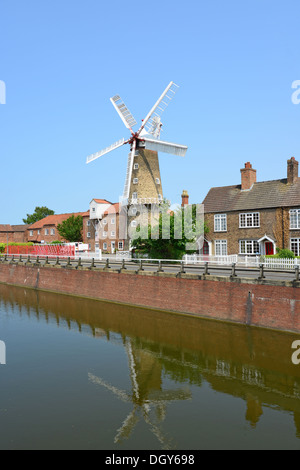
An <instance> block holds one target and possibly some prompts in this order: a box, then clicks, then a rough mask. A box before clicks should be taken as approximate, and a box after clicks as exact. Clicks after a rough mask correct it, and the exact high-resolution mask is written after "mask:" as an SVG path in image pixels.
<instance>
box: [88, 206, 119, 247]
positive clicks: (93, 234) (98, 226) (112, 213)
mask: <svg viewBox="0 0 300 470" xmlns="http://www.w3.org/2000/svg"><path fill="white" fill-rule="evenodd" d="M119 219H120V204H119V203H110V202H108V201H106V200H105V199H93V200H92V201H91V203H90V212H89V219H87V220H86V221H85V224H86V226H87V227H88V236H87V240H88V241H87V242H86V243H89V244H90V246H91V250H92V251H97V250H98V249H100V250H102V252H103V253H114V252H115V251H116V250H119V251H122V250H124V246H125V240H124V238H120V234H119V231H120V226H119V225H120V224H119Z"/></svg>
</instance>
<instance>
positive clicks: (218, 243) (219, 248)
mask: <svg viewBox="0 0 300 470" xmlns="http://www.w3.org/2000/svg"><path fill="white" fill-rule="evenodd" d="M215 253H216V256H226V255H227V240H215Z"/></svg>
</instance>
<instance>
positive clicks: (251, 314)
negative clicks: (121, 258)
mask: <svg viewBox="0 0 300 470" xmlns="http://www.w3.org/2000/svg"><path fill="white" fill-rule="evenodd" d="M0 283H5V284H11V285H18V286H24V287H30V288H37V289H43V290H48V291H53V292H61V293H65V294H71V295H79V296H84V297H90V298H94V299H102V300H109V301H113V302H120V303H126V304H132V305H139V306H144V307H150V308H155V309H160V310H167V311H172V312H178V313H183V314H190V315H196V316H200V317H207V318H214V319H219V320H226V321H232V322H238V323H244V324H248V325H256V326H261V327H267V328H275V329H282V330H290V331H296V332H298V331H299V332H300V289H299V285H300V284H299V282H298V283H292V282H284V281H282V282H277V283H275V282H272V283H271V282H269V281H257V280H253V281H252V280H251V279H248V280H247V279H242V280H241V279H234V280H230V279H229V278H225V277H224V278H223V277H218V278H217V277H212V276H209V279H199V278H198V277H197V276H193V275H187V274H186V275H182V277H176V276H175V275H172V274H166V273H160V274H156V273H149V272H148V273H147V272H142V273H139V274H135V273H132V272H131V273H130V272H121V273H118V272H108V271H105V270H100V269H96V270H90V269H76V268H65V267H53V266H48V267H42V266H41V267H39V266H34V265H33V266H25V265H17V264H6V263H1V264H0Z"/></svg>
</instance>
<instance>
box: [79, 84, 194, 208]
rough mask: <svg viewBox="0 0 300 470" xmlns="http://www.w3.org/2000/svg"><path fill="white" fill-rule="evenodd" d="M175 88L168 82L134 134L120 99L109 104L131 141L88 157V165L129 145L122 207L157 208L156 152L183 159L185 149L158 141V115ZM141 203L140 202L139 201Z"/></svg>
mask: <svg viewBox="0 0 300 470" xmlns="http://www.w3.org/2000/svg"><path fill="white" fill-rule="evenodd" d="M177 89H178V86H177V85H175V83H173V82H170V83H169V85H168V86H167V88H166V89H165V91H164V92H163V94H162V95H161V96H160V98H159V99H158V100H157V102H156V103H155V105H154V106H153V107H152V108H151V110H150V111H149V113H148V114H147V116H146V117H145V119H144V120H143V121H142V125H141V127H140V128H139V130H138V131H137V132H134V131H133V130H132V128H133V127H134V126H135V125H136V124H137V122H136V120H135V119H134V118H133V116H132V115H131V113H130V112H129V110H128V108H127V106H126V105H125V103H124V102H123V101H122V99H121V98H120V96H119V95H116V96H114V97H113V98H111V99H110V100H111V102H112V104H113V106H114V107H115V109H116V111H117V113H118V114H119V116H120V118H121V119H122V121H123V123H124V124H125V126H126V127H127V129H129V131H130V133H131V137H130V138H129V139H127V140H125V139H124V138H123V139H121V140H119V141H118V142H115V143H114V144H112V145H110V146H109V147H107V148H105V149H103V150H101V151H100V152H97V153H94V154H92V155H90V156H89V157H87V163H90V162H92V161H93V160H96V159H97V158H99V157H101V156H102V155H105V154H106V153H109V152H111V151H112V150H114V149H117V148H118V147H121V146H122V145H124V144H129V145H130V148H131V152H130V153H129V156H128V163H127V174H126V180H125V187H124V193H123V200H124V204H136V203H143V204H147V203H150V204H156V203H159V202H161V201H162V187H161V179H160V171H159V163H158V155H157V152H165V153H170V154H174V155H178V156H182V157H184V156H185V153H186V150H187V147H186V146H183V145H178V144H173V143H170V142H164V141H161V140H159V138H160V131H161V127H162V123H161V114H162V113H163V111H164V110H165V109H166V107H167V106H168V104H169V102H170V101H171V99H172V98H173V96H174V94H175V93H176V91H177ZM141 199H143V200H141Z"/></svg>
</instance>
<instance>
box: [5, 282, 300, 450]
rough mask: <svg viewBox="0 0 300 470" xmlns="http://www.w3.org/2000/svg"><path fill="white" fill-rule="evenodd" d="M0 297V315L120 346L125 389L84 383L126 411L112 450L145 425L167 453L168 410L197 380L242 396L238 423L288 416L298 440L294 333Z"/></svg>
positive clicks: (19, 292)
mask: <svg viewBox="0 0 300 470" xmlns="http://www.w3.org/2000/svg"><path fill="white" fill-rule="evenodd" d="M0 298H1V299H2V300H1V305H2V308H4V310H5V306H9V307H10V308H12V309H14V311H16V310H17V311H18V313H19V315H24V313H25V314H27V315H28V316H34V317H35V318H37V319H40V320H43V321H46V322H48V323H49V322H51V323H53V322H55V323H56V325H57V326H58V327H59V328H61V327H66V328H68V329H69V330H75V331H79V332H80V333H81V334H88V335H91V336H93V337H94V338H97V339H102V340H105V341H108V342H110V343H112V344H113V343H117V344H118V345H122V347H123V348H125V350H126V354H127V360H128V372H129V376H130V382H131V389H130V390H126V389H122V388H120V387H119V386H118V376H117V375H116V377H115V378H114V379H113V380H110V381H109V380H107V378H106V377H105V376H102V375H101V374H98V373H96V372H95V371H93V370H90V371H89V372H88V378H87V379H88V380H89V382H90V383H92V384H94V385H95V387H98V388H99V389H105V390H106V391H108V392H109V393H110V394H111V395H112V396H113V397H114V398H115V399H117V400H119V401H121V402H123V403H129V404H130V405H131V406H132V408H131V409H130V411H129V412H128V414H127V415H125V416H124V419H123V420H122V419H121V420H120V426H119V428H118V429H115V436H114V443H115V444H116V445H118V444H122V442H124V441H126V440H127V439H129V437H130V436H131V435H132V433H133V430H134V429H135V427H136V426H137V423H138V422H139V421H144V423H146V425H147V426H148V429H149V430H150V431H151V433H152V434H153V435H154V436H155V438H156V439H157V442H159V445H160V447H161V448H164V449H170V448H172V446H173V444H172V440H171V439H170V437H169V435H168V433H166V432H164V426H163V425H164V422H165V421H166V417H167V413H168V412H169V410H170V409H171V407H170V405H171V404H172V403H178V402H180V401H187V400H192V399H193V393H194V391H193V390H195V389H193V387H194V386H195V387H197V388H199V387H202V385H203V383H204V382H205V383H206V384H208V385H209V387H210V389H211V390H213V391H214V392H220V393H222V394H225V395H228V396H231V397H237V398H241V399H242V400H243V401H244V402H245V403H246V413H245V416H244V419H245V421H246V422H247V423H249V426H250V427H251V428H253V429H255V428H256V427H257V426H258V424H259V423H260V421H261V420H262V419H263V416H264V412H265V410H266V409H268V408H269V409H274V410H283V411H284V412H288V413H289V414H292V415H293V420H294V425H295V435H296V436H297V438H300V400H299V398H300V366H298V367H297V366H295V365H294V364H292V362H291V353H292V351H291V344H292V341H293V340H294V339H295V338H297V336H296V335H295V334H293V333H282V332H278V331H271V330H263V329H256V328H253V327H246V326H241V325H233V324H229V323H228V324H226V323H221V322H215V321H210V320H202V319H201V320H200V319H197V318H192V317H190V318H186V317H184V316H179V315H172V314H168V313H162V312H158V311H154V310H153V311H152V310H148V309H143V308H133V307H129V306H124V305H116V304H112V303H105V302H99V301H93V300H87V299H82V298H75V297H69V296H64V295H54V294H50V293H46V292H36V291H33V290H26V289H25V290H24V289H19V288H14V287H10V288H7V287H6V286H1V285H0ZM165 383H167V386H166V385H165ZM169 385H170V386H169Z"/></svg>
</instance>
